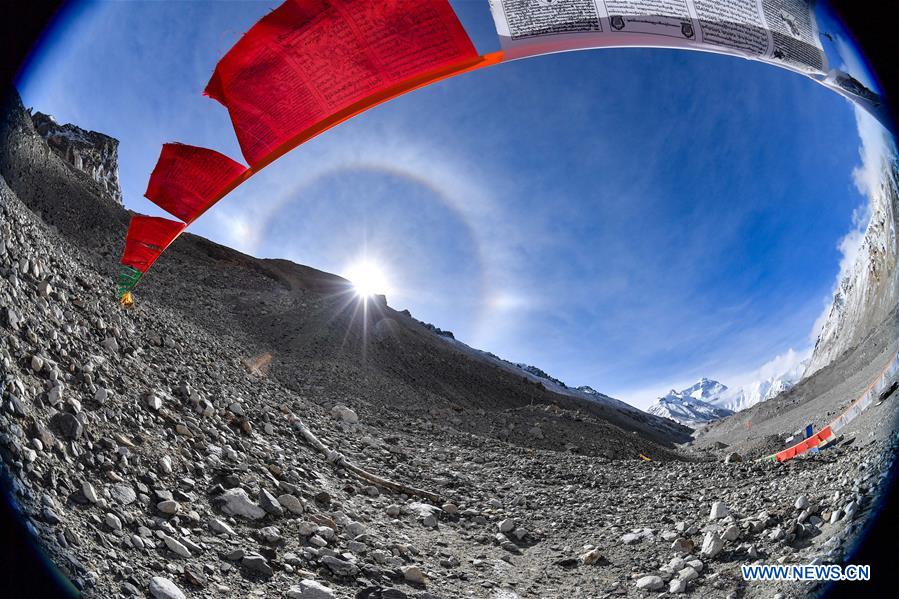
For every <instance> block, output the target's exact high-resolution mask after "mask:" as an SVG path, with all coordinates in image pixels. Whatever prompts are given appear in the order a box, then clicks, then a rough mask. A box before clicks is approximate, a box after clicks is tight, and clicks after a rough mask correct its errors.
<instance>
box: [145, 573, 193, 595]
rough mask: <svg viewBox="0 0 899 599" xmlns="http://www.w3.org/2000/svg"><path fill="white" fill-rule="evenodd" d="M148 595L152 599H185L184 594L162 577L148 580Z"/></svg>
mask: <svg viewBox="0 0 899 599" xmlns="http://www.w3.org/2000/svg"><path fill="white" fill-rule="evenodd" d="M150 595H152V596H153V598H154V599H185V596H184V593H183V592H182V591H181V589H179V588H178V587H177V585H175V583H174V582H172V581H171V580H169V579H168V578H163V577H162V576H154V577H153V578H151V579H150Z"/></svg>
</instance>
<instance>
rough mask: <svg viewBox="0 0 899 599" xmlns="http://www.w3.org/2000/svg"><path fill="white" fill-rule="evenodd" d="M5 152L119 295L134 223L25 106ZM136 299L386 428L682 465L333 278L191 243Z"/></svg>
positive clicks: (662, 439)
mask: <svg viewBox="0 0 899 599" xmlns="http://www.w3.org/2000/svg"><path fill="white" fill-rule="evenodd" d="M0 144H2V147H3V148H4V151H3V152H2V153H0V175H2V176H3V177H4V178H5V179H6V181H7V183H8V184H9V186H10V188H11V189H12V191H13V192H14V193H16V194H17V195H18V196H19V198H20V199H21V200H22V201H23V202H25V204H26V205H28V206H29V207H30V208H31V209H32V210H34V211H35V212H36V213H38V214H40V215H42V217H43V218H44V220H45V221H46V222H48V223H50V224H52V225H53V226H55V227H56V228H57V229H58V230H59V231H60V232H61V233H62V234H63V235H64V236H66V237H67V238H68V239H69V240H70V241H72V242H73V243H74V244H75V245H76V246H78V247H80V248H82V249H83V250H84V251H85V252H87V253H88V254H89V255H90V256H92V258H91V259H94V260H95V261H96V262H97V264H98V267H100V268H101V272H105V273H108V275H109V281H110V294H111V293H112V281H113V273H114V272H115V265H116V262H117V260H118V255H119V252H120V248H121V244H122V242H123V239H124V232H125V226H126V223H127V221H128V214H127V212H126V211H125V210H123V209H122V208H120V207H119V206H118V205H117V204H116V203H115V201H114V200H112V199H111V198H110V197H109V196H108V195H107V194H106V193H105V192H104V190H103V189H102V188H101V187H100V186H99V185H98V184H97V182H96V181H94V180H93V179H91V178H90V177H88V176H87V175H85V174H84V173H82V172H80V171H78V170H77V169H75V168H74V167H72V166H71V165H69V164H67V163H66V162H65V161H63V160H62V159H61V158H60V157H59V156H57V155H56V154H55V153H54V152H52V151H49V149H48V147H47V144H46V142H45V141H44V140H43V139H42V138H41V136H40V135H38V133H37V132H36V131H35V129H34V126H33V123H32V122H31V119H30V118H29V117H28V115H27V113H25V111H24V109H23V108H22V106H21V103H20V102H19V101H18V100H17V98H14V99H13V102H12V106H11V108H10V109H9V110H8V111H6V112H5V116H4V122H3V126H0ZM59 198H65V201H64V202H63V201H59ZM110 299H112V298H111V295H110ZM137 299H138V304H140V302H142V301H150V302H154V303H157V304H159V305H165V306H168V307H169V308H170V309H173V310H176V311H178V312H179V313H181V314H182V315H184V317H185V318H186V319H189V320H191V321H193V322H195V323H196V324H198V325H200V326H202V327H204V329H205V330H208V331H210V332H211V333H216V332H219V333H221V334H222V335H228V336H231V337H234V338H237V339H239V340H241V342H242V343H243V345H244V347H245V348H246V354H247V355H246V358H247V359H248V360H249V359H255V358H257V357H259V356H270V358H267V361H269V362H270V366H269V368H268V373H269V376H272V377H274V378H275V379H277V380H279V381H280V382H281V383H282V384H284V385H286V386H287V387H289V388H291V389H293V390H295V391H296V392H298V393H303V394H306V395H309V396H315V397H322V399H321V401H324V402H327V401H328V400H327V399H326V398H324V397H323V394H322V390H324V389H327V390H328V393H329V394H331V395H333V396H340V397H345V398H347V401H349V402H350V403H352V404H354V405H358V406H364V408H360V409H365V410H368V411H370V412H371V413H377V414H379V415H380V417H382V418H388V419H392V420H399V421H404V420H409V419H414V418H426V419H435V420H441V421H450V422H452V421H455V420H458V422H459V423H458V425H457V426H459V427H462V428H464V429H465V430H466V431H468V432H471V433H477V434H486V435H493V436H495V437H497V438H501V439H504V440H508V441H510V442H513V443H518V444H523V445H529V446H537V447H547V448H563V447H566V446H576V447H578V448H580V450H581V451H585V452H590V453H595V454H599V455H609V456H621V457H624V456H631V457H634V456H637V455H638V454H639V453H651V454H653V455H656V456H660V457H664V456H667V455H672V454H671V453H670V450H671V449H673V447H674V444H675V443H676V442H680V441H683V440H685V439H686V438H687V435H688V432H689V431H688V429H686V428H682V427H681V428H678V427H672V426H671V424H670V423H668V422H666V421H664V420H663V419H660V418H657V417H655V416H650V415H647V414H644V413H641V412H639V411H638V410H635V409H633V408H629V407H627V408H626V407H624V404H621V403H615V404H611V403H602V402H596V401H590V399H589V398H587V397H583V396H580V395H577V394H565V393H559V392H556V391H554V390H552V389H549V388H547V386H546V385H544V384H542V383H541V382H540V381H537V380H535V379H534V378H533V377H532V375H529V374H528V373H526V372H523V371H521V370H515V369H513V370H510V369H509V368H506V367H505V366H504V365H500V364H497V363H496V362H494V361H493V360H490V359H485V358H484V356H483V355H482V354H480V353H477V352H469V351H467V350H464V348H460V347H459V345H458V344H453V343H448V342H447V338H445V337H443V336H440V335H438V334H435V333H434V332H433V331H431V330H428V328H426V327H425V326H424V325H422V324H421V323H419V322H418V321H416V320H415V319H413V318H411V317H410V316H408V315H406V314H403V313H401V312H397V311H395V310H393V309H391V308H390V307H389V306H387V305H386V303H380V302H374V303H370V304H369V306H368V308H367V309H363V306H362V305H361V304H360V302H359V301H358V300H357V299H356V298H355V296H354V294H353V293H352V289H351V286H350V285H349V283H348V282H347V281H345V280H344V279H342V278H340V277H337V276H335V275H331V274H328V273H323V272H320V271H317V270H315V269H312V268H309V267H305V266H300V265H296V264H293V263H290V262H288V261H285V260H260V259H256V258H252V257H250V256H246V255H244V254H241V253H239V252H236V251H234V250H231V249H229V248H226V247H223V246H220V245H218V244H215V243H213V242H211V241H208V240H206V239H203V238H200V237H196V236H194V235H191V234H185V235H183V236H182V237H181V238H179V239H178V240H177V241H176V242H175V243H174V244H173V246H172V247H171V248H170V249H169V250H168V251H167V252H166V253H165V254H164V255H163V256H162V258H161V259H160V260H159V262H158V263H157V265H156V266H154V268H153V271H152V272H151V274H150V275H149V276H148V277H147V278H146V280H145V281H142V282H141V285H140V286H139V287H138V289H137ZM459 414H466V415H467V414H472V415H476V416H477V417H476V418H459V417H458V415H459ZM535 428H536V429H539V430H536V431H535V430H534V429H535Z"/></svg>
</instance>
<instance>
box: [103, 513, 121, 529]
mask: <svg viewBox="0 0 899 599" xmlns="http://www.w3.org/2000/svg"><path fill="white" fill-rule="evenodd" d="M103 521H104V522H105V523H106V526H108V527H109V528H111V529H112V530H116V531H118V530H122V521H121V520H119V517H118V516H116V515H115V514H106V516H105V517H104V518H103Z"/></svg>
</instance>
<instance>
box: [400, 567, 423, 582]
mask: <svg viewBox="0 0 899 599" xmlns="http://www.w3.org/2000/svg"><path fill="white" fill-rule="evenodd" d="M400 570H401V571H402V572H403V578H405V579H406V580H408V581H409V582H413V583H415V584H424V583H425V581H426V580H427V577H426V576H425V573H424V572H422V571H421V568H419V567H418V566H403V567H402V568H400Z"/></svg>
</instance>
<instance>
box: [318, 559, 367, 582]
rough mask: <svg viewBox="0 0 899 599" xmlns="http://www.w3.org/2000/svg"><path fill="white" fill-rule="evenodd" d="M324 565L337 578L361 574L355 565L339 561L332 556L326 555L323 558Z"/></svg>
mask: <svg viewBox="0 0 899 599" xmlns="http://www.w3.org/2000/svg"><path fill="white" fill-rule="evenodd" d="M322 563H323V564H324V565H325V566H327V567H328V569H329V570H331V572H333V573H334V574H336V575H337V576H344V577H349V576H354V575H355V574H356V573H357V572H359V568H358V567H356V565H355V564H352V563H350V562H348V561H345V560H342V559H338V558H336V557H333V556H331V555H326V556H325V557H323V558H322Z"/></svg>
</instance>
